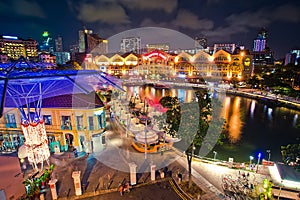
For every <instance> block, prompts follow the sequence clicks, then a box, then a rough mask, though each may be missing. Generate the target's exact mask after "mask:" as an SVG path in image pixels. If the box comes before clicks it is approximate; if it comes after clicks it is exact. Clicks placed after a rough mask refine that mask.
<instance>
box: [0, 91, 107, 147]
mask: <svg viewBox="0 0 300 200" xmlns="http://www.w3.org/2000/svg"><path fill="white" fill-rule="evenodd" d="M41 117H42V119H43V121H44V125H45V129H46V130H47V139H48V142H49V147H50V151H52V152H54V150H55V148H54V147H55V145H58V147H59V149H60V151H67V150H68V148H69V147H70V146H73V147H75V148H77V149H78V150H79V151H85V150H86V149H87V148H88V146H89V148H91V146H90V143H91V140H92V137H93V135H96V134H99V133H102V132H103V131H104V129H105V127H106V118H105V108H104V105H103V103H102V102H101V100H100V99H99V97H98V96H97V95H95V93H91V94H88V95H86V94H74V95H60V96H55V97H51V98H46V99H43V109H42V113H41ZM20 119H21V116H20V112H19V111H18V109H12V108H5V117H2V118H1V119H0V121H1V123H0V124H1V125H0V142H1V144H2V145H5V146H4V148H3V149H4V150H5V151H14V150H16V148H17V145H19V146H21V145H22V144H24V142H25V141H24V135H23V133H22V129H21V121H20ZM87 145H88V146H87ZM2 147H3V146H2Z"/></svg>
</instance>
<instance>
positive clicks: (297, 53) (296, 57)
mask: <svg viewBox="0 0 300 200" xmlns="http://www.w3.org/2000/svg"><path fill="white" fill-rule="evenodd" d="M299 62H300V50H299V49H294V50H291V51H290V53H288V54H286V56H285V61H284V65H287V64H294V65H298V64H299Z"/></svg>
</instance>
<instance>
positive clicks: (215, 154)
mask: <svg viewBox="0 0 300 200" xmlns="http://www.w3.org/2000/svg"><path fill="white" fill-rule="evenodd" d="M213 153H214V161H216V157H217V152H216V151H213Z"/></svg>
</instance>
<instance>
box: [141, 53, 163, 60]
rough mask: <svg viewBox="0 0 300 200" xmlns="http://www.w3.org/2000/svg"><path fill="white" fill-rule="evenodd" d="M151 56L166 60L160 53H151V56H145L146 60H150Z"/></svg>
mask: <svg viewBox="0 0 300 200" xmlns="http://www.w3.org/2000/svg"><path fill="white" fill-rule="evenodd" d="M153 56H159V57H161V58H162V59H164V60H166V59H167V57H166V56H165V55H163V54H162V53H159V52H154V53H151V54H149V55H148V56H146V58H147V59H148V58H151V57H153Z"/></svg>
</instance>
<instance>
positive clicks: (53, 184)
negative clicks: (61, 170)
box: [49, 179, 57, 200]
mask: <svg viewBox="0 0 300 200" xmlns="http://www.w3.org/2000/svg"><path fill="white" fill-rule="evenodd" d="M56 182H57V179H51V180H50V181H49V185H50V190H51V195H52V199H53V200H56V199H57V191H56Z"/></svg>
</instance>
